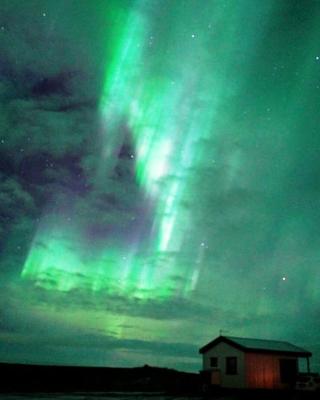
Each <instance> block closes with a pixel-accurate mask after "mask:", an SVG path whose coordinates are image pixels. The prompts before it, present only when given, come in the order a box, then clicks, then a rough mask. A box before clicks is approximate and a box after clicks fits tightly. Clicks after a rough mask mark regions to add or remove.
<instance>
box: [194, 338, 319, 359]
mask: <svg viewBox="0 0 320 400" xmlns="http://www.w3.org/2000/svg"><path fill="white" fill-rule="evenodd" d="M221 342H224V343H228V344H229V345H230V346H233V347H235V348H237V349H239V350H242V351H244V352H251V353H252V352H257V353H278V354H279V353H281V354H287V355H295V356H297V357H311V356H312V353H310V352H309V351H307V350H305V349H302V348H301V347H298V346H295V345H294V344H291V343H288V342H282V341H277V340H263V339H250V338H240V337H234V336H218V337H217V338H216V339H214V340H212V341H211V342H209V343H207V344H206V345H205V346H203V347H201V349H200V350H199V353H201V354H203V353H206V352H207V351H208V350H210V349H211V348H212V347H214V346H216V345H217V344H219V343H221Z"/></svg>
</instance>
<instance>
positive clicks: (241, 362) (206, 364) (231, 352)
mask: <svg viewBox="0 0 320 400" xmlns="http://www.w3.org/2000/svg"><path fill="white" fill-rule="evenodd" d="M210 357H217V358H218V367H217V368H212V367H210ZM226 357H237V367H238V370H237V372H238V373H237V374H236V375H226ZM202 361H203V370H206V371H208V370H220V373H221V386H222V387H226V388H244V387H245V385H246V383H245V359H244V352H243V351H241V350H238V349H235V348H234V347H232V346H230V345H229V344H227V343H224V342H220V343H218V344H217V345H216V346H214V347H213V348H211V349H209V350H208V351H207V352H206V353H204V354H203V359H202Z"/></svg>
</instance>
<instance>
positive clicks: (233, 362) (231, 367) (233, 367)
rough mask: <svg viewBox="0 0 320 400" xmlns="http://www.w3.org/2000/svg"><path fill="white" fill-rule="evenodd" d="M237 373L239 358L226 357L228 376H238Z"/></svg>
mask: <svg viewBox="0 0 320 400" xmlns="http://www.w3.org/2000/svg"><path fill="white" fill-rule="evenodd" d="M237 372H238V371H237V357H226V374H227V375H236V374H237Z"/></svg>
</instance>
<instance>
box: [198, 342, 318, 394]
mask: <svg viewBox="0 0 320 400" xmlns="http://www.w3.org/2000/svg"><path fill="white" fill-rule="evenodd" d="M199 353H200V354H202V357H203V368H202V371H201V377H202V382H203V385H204V387H206V388H208V387H210V386H211V387H214V386H217V387H221V388H232V389H288V388H290V387H293V386H294V383H295V381H296V377H297V374H298V373H299V363H298V360H299V358H301V357H303V358H305V359H306V362H307V369H308V372H310V367H309V358H310V357H311V356H312V353H310V352H309V351H307V350H304V349H302V348H300V347H297V346H295V345H293V344H291V343H287V342H281V341H275V340H261V339H249V338H240V337H232V336H219V337H217V338H216V339H214V340H212V341H211V342H209V343H207V344H206V345H205V346H203V347H201V348H200V350H199Z"/></svg>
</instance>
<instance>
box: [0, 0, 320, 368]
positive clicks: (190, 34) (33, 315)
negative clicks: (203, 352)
mask: <svg viewBox="0 0 320 400" xmlns="http://www.w3.org/2000/svg"><path fill="white" fill-rule="evenodd" d="M319 20H320V2H319V1H313V0H305V1H301V0H299V1H295V0H264V1H257V0H204V1H200V0H176V1H173V0H92V1H87V0H28V1H27V0H25V1H22V0H1V1H0V103H1V106H0V107H1V108H0V361H10V362H33V363H50V364H69V365H70V364H72V365H106V366H139V365H143V364H146V363H147V364H150V365H156V366H167V367H172V368H177V369H181V370H191V371H197V370H198V369H199V368H200V365H201V363H200V356H199V355H198V348H199V347H200V346H202V345H204V344H205V343H207V342H208V341H210V340H211V339H213V338H214V337H215V336H217V335H218V334H219V330H220V329H222V330H223V333H224V334H228V335H232V336H244V337H255V338H262V339H276V340H287V341H291V342H293V343H294V344H296V345H298V346H302V347H305V348H306V349H307V350H310V351H312V352H314V356H313V361H312V362H313V364H312V366H313V367H314V369H318V370H320V270H319V267H320V135H319V127H320V41H319V38H320V24H319Z"/></svg>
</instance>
